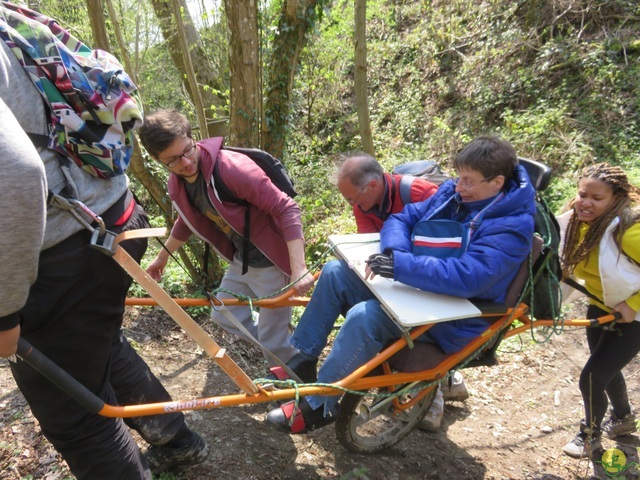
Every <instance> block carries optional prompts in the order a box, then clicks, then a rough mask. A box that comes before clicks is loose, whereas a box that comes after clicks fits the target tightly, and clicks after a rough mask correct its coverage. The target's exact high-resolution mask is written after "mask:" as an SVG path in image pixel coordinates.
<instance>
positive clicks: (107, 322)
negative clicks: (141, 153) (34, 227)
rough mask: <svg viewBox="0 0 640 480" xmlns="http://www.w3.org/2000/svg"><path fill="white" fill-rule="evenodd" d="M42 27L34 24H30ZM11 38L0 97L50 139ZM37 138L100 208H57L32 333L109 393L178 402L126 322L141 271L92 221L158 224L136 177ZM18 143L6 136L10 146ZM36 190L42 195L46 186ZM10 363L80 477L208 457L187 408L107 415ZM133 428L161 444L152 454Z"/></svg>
mask: <svg viewBox="0 0 640 480" xmlns="http://www.w3.org/2000/svg"><path fill="white" fill-rule="evenodd" d="M0 13H1V15H0V16H2V18H3V19H6V17H7V16H8V15H9V10H8V9H7V8H6V3H3V4H2V9H1V12H0ZM32 31H33V30H31V29H25V30H24V33H25V34H27V35H28V34H29V32H32ZM3 40H5V41H0V98H1V99H2V100H3V101H4V103H5V104H6V105H7V106H8V107H9V108H10V109H11V111H12V112H13V114H14V115H15V117H16V118H17V120H18V122H19V123H20V125H21V127H22V129H23V130H24V131H25V132H28V133H31V134H36V135H40V136H42V137H45V138H46V137H48V134H49V132H50V126H51V123H50V121H51V120H50V119H51V116H50V112H48V108H49V107H48V106H46V105H47V104H46V103H45V101H44V99H43V97H42V95H41V93H42V92H41V91H40V90H39V89H38V88H37V86H36V85H34V83H33V82H32V80H35V81H37V80H38V78H37V77H34V76H28V75H27V73H26V72H25V69H24V68H23V65H22V64H21V63H20V61H19V59H18V56H17V55H16V53H15V51H13V50H12V48H11V47H10V46H9V45H8V44H7V42H6V39H5V38H4V37H3ZM60 48H64V47H62V46H61V47H60ZM61 71H62V70H59V72H61ZM114 96H117V94H116V93H115V92H114ZM89 118H91V117H90V116H87V123H88V119H89ZM26 148H33V147H31V146H29V147H27V146H25V149H26ZM37 148H38V153H39V155H40V158H41V161H42V162H43V164H44V168H45V170H46V177H47V184H48V189H49V191H50V192H54V193H56V194H59V193H61V195H59V196H61V197H62V192H67V191H68V190H69V189H72V190H73V191H74V192H75V198H74V199H73V201H74V202H80V203H82V204H83V206H86V208H87V209H88V210H89V211H91V212H92V215H94V216H95V217H91V216H89V217H83V216H82V215H81V216H80V217H77V216H75V215H72V214H71V213H70V211H67V210H64V209H61V208H58V207H57V206H50V207H49V209H48V211H47V216H46V228H45V231H44V239H43V241H42V245H41V251H40V253H39V258H38V273H37V277H36V279H35V283H34V284H33V286H32V287H31V288H30V289H28V286H23V288H27V289H28V293H27V298H26V304H25V306H24V307H23V308H21V309H20V310H19V311H18V312H17V313H18V321H19V329H20V334H21V336H22V337H23V338H24V339H25V340H27V341H28V342H29V343H31V344H32V345H33V346H34V347H35V348H37V349H38V350H40V351H41V352H42V353H44V354H45V355H46V356H47V357H49V358H50V359H51V360H52V361H53V362H54V363H56V364H57V365H58V366H59V367H61V368H62V369H63V370H65V371H66V372H68V373H69V374H70V375H71V376H72V377H74V378H75V379H76V380H78V381H79V382H80V383H82V384H83V385H84V386H85V387H87V388H88V389H90V390H91V391H92V392H93V393H95V394H96V395H98V396H99V397H100V398H101V399H102V400H104V402H105V403H108V404H121V405H124V404H136V403H150V402H162V401H169V400H170V399H171V397H170V395H169V394H168V392H167V391H166V390H165V388H164V387H163V386H162V384H161V383H160V381H159V380H158V379H157V378H156V377H155V375H154V374H153V373H152V372H151V370H150V369H149V367H148V366H147V364H146V363H145V362H144V360H143V359H142V358H140V357H139V356H138V354H137V353H136V352H135V351H134V350H133V348H132V347H131V346H130V345H129V342H128V341H127V340H126V338H125V337H124V335H123V332H122V328H121V326H122V321H123V314H124V300H125V298H126V295H127V291H128V288H129V286H130V284H131V278H130V277H129V276H128V275H127V274H126V273H125V272H124V270H123V269H122V268H121V267H120V266H119V265H118V264H117V263H116V262H115V261H114V260H113V258H111V257H110V256H109V255H105V253H104V252H101V251H99V250H97V249H95V248H92V247H91V245H90V243H91V239H92V233H91V231H90V230H89V229H88V228H87V226H88V227H90V228H91V229H92V230H93V229H95V228H97V227H98V225H99V224H100V223H101V224H102V225H103V226H104V227H106V229H108V230H109V231H111V232H113V233H115V234H118V233H120V232H123V231H126V230H132V229H138V228H145V227H148V225H149V224H148V220H147V216H146V214H145V212H144V210H143V209H142V207H141V206H140V205H138V204H137V203H136V202H135V200H134V198H133V194H132V193H131V191H130V190H129V188H128V183H129V181H128V179H127V177H126V176H125V175H116V176H114V177H112V178H109V179H107V178H99V177H98V176H93V175H89V174H88V173H87V171H85V169H83V168H81V166H80V165H78V164H76V163H75V161H73V160H70V161H68V162H65V161H63V159H61V158H59V155H58V153H56V152H54V151H53V150H52V149H49V148H47V147H46V146H45V145H43V144H38V145H37ZM10 153H11V152H10V150H8V149H7V148H5V147H4V146H3V147H2V151H1V152H0V155H9V154H10ZM107 153H110V152H107ZM6 171H7V169H2V170H1V171H0V175H2V176H6V174H7V173H6ZM28 185H29V184H28V183H26V182H24V183H15V184H14V185H13V186H12V188H9V189H2V191H0V195H1V196H3V197H9V198H11V199H15V198H19V197H18V195H16V191H18V190H23V189H25V188H27V187H28ZM32 193H33V194H34V195H36V194H37V192H36V191H35V190H34V191H33V192H32ZM25 206H26V205H17V207H25ZM33 213H34V212H32V211H26V210H25V211H23V219H24V221H25V222H29V221H36V219H32V218H31V215H32V214H33ZM98 216H99V217H100V222H98V220H97V219H98ZM79 220H80V221H79ZM93 220H95V222H93ZM96 222H97V223H96ZM24 240H25V241H27V239H26V238H25V239H24ZM32 241H33V240H32ZM121 245H122V248H124V249H125V250H126V251H127V252H129V254H131V256H132V257H134V258H135V259H136V260H140V258H142V256H143V254H144V252H145V249H146V240H144V239H142V240H140V239H131V240H127V241H124V242H122V243H121ZM33 247H34V245H30V246H29V247H25V248H33ZM38 247H40V245H38ZM3 281H4V282H11V281H12V279H11V276H4V277H3ZM3 288H4V287H3ZM13 318H14V319H15V316H14V317H13ZM2 328H3V326H2V325H0V329H2ZM10 367H11V372H12V374H13V377H14V379H15V381H16V384H17V385H18V387H19V388H20V391H21V392H22V394H23V395H24V397H25V399H26V400H27V402H28V404H29V406H30V408H31V411H32V412H33V415H34V416H35V417H36V418H37V420H38V422H39V425H40V428H41V429H42V432H43V434H44V435H45V437H46V438H47V439H48V440H49V441H50V442H51V444H52V445H53V446H54V448H55V449H56V450H57V451H58V452H60V454H61V455H62V457H63V458H64V459H65V461H66V462H67V464H68V465H69V468H70V469H71V471H72V472H73V474H74V475H75V477H76V478H78V479H79V480H96V479H105V480H111V479H114V478H118V479H131V480H134V479H135V480H138V479H149V480H150V479H151V478H152V474H151V470H150V465H151V467H152V468H153V469H154V470H155V471H161V470H164V469H166V468H170V467H173V466H176V465H187V464H193V463H198V462H201V461H203V460H204V459H205V458H206V456H207V453H208V446H207V444H206V443H205V442H204V440H203V439H202V438H201V437H200V436H199V435H198V434H197V433H196V432H194V431H192V430H191V429H190V428H189V427H188V426H187V425H186V423H185V420H184V415H183V414H182V413H171V414H167V415H156V416H147V417H137V418H131V419H127V420H126V421H125V420H123V419H113V418H107V417H103V416H100V415H97V414H93V413H90V412H88V411H86V410H85V409H83V408H82V407H81V406H80V405H78V404H77V403H76V402H75V401H74V400H72V399H71V398H70V397H68V396H67V395H66V394H65V393H64V392H63V391H62V390H60V389H59V388H58V387H57V386H55V385H53V384H52V383H51V382H50V381H49V380H48V379H46V378H44V377H43V376H42V375H41V374H40V373H38V372H37V371H36V370H34V369H33V368H32V367H31V366H30V365H28V364H27V363H26V362H25V361H23V360H21V359H20V358H18V359H17V360H16V361H15V362H11V363H10ZM129 428H132V429H134V430H136V431H137V432H138V433H139V434H140V436H141V437H142V438H143V439H144V440H145V441H146V442H147V443H148V444H149V445H150V446H149V448H148V449H147V451H146V452H145V453H144V454H143V452H141V450H140V448H139V447H138V445H137V443H136V441H135V439H134V437H133V436H132V434H131V432H130V431H129Z"/></svg>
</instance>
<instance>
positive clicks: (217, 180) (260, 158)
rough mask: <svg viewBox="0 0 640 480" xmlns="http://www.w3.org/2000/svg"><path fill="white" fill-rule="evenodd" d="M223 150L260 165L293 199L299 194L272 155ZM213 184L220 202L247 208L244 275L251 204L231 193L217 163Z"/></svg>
mask: <svg viewBox="0 0 640 480" xmlns="http://www.w3.org/2000/svg"><path fill="white" fill-rule="evenodd" d="M222 149H223V150H229V151H232V152H237V153H241V154H243V155H245V156H246V157H248V158H250V159H251V160H253V161H254V162H255V164H256V165H258V166H259V167H260V168H261V169H262V170H263V171H264V173H265V174H266V175H267V176H268V177H269V179H270V180H271V182H272V183H273V184H274V185H275V186H276V187H278V188H279V189H280V190H281V191H283V192H284V193H286V194H287V195H289V196H290V197H291V198H294V197H295V196H296V195H297V194H298V192H296V190H295V187H294V185H293V180H292V179H291V177H290V176H289V174H288V173H287V170H286V169H285V167H284V165H283V164H282V162H280V160H278V159H277V158H276V157H274V156H273V155H271V154H270V153H268V152H265V151H264V150H260V149H258V148H242V147H222ZM213 183H214V185H215V187H216V190H217V192H218V196H219V197H220V200H222V201H224V202H231V203H235V204H237V205H242V206H244V207H247V208H246V209H245V214H244V232H243V233H242V236H243V238H244V240H243V243H242V274H243V275H244V274H245V273H247V270H248V269H249V264H248V260H249V245H250V235H251V209H250V208H248V207H249V202H247V201H246V200H243V199H241V198H238V197H236V196H235V195H234V194H233V193H231V190H229V188H228V187H227V186H226V185H225V184H224V181H223V180H222V178H221V177H220V172H219V171H218V163H217V162H216V164H215V166H214V167H213Z"/></svg>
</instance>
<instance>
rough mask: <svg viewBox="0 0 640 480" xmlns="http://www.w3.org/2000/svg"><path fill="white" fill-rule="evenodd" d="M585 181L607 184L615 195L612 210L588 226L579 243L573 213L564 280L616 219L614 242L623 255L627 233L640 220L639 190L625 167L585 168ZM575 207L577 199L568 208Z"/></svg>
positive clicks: (564, 253)
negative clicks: (586, 179)
mask: <svg viewBox="0 0 640 480" xmlns="http://www.w3.org/2000/svg"><path fill="white" fill-rule="evenodd" d="M583 178H594V179H597V180H600V181H602V182H604V183H605V184H607V185H608V186H609V187H610V188H611V190H612V192H613V198H614V201H613V204H612V205H611V208H610V209H609V210H608V211H606V212H605V213H604V214H603V215H601V216H600V217H599V218H597V219H596V220H595V222H593V224H591V225H590V226H589V230H588V231H587V234H586V235H585V237H584V238H583V239H582V241H580V242H579V239H580V234H579V232H580V221H579V220H578V216H577V215H576V214H575V210H574V214H573V215H572V216H571V219H570V220H569V225H568V226H567V232H566V235H565V239H564V245H563V251H562V258H561V260H562V273H563V275H564V276H565V277H568V276H570V275H571V273H572V272H573V270H574V269H575V267H576V265H577V264H578V263H580V262H581V261H583V260H584V259H586V258H587V257H588V256H589V253H591V251H592V250H593V249H594V248H595V247H597V246H598V245H599V244H600V240H601V239H602V236H603V235H604V232H605V230H606V229H607V227H608V226H609V224H610V223H611V222H612V221H613V219H614V218H616V217H619V219H620V221H619V223H618V225H617V226H616V229H615V231H614V232H613V238H614V241H615V243H616V245H617V247H618V250H620V252H622V247H621V244H622V236H623V235H624V232H626V231H627V229H628V228H629V227H630V226H632V225H633V224H635V223H637V222H638V221H640V210H639V209H638V208H637V204H639V203H640V189H638V187H636V186H634V185H632V184H631V183H629V179H628V178H627V174H626V173H625V172H624V170H623V169H622V168H620V167H618V166H612V165H609V164H608V163H598V164H596V165H592V166H589V167H585V168H584V169H583V170H582V173H581V174H580V178H579V179H578V181H580V180H582V179H583ZM574 204H575V199H573V200H572V201H571V203H570V204H569V207H570V208H571V209H574ZM634 205H635V206H634Z"/></svg>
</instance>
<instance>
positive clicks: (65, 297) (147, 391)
mask: <svg viewBox="0 0 640 480" xmlns="http://www.w3.org/2000/svg"><path fill="white" fill-rule="evenodd" d="M147 226H148V221H147V217H146V215H145V213H144V211H143V210H142V208H141V207H139V206H137V207H136V209H135V211H134V213H133V214H132V216H131V218H130V219H129V220H128V221H127V223H126V224H125V225H124V226H123V227H118V228H115V227H114V228H112V229H111V230H112V231H114V232H116V233H119V232H120V231H123V230H131V229H137V228H144V227H147ZM89 236H90V235H89V233H88V231H81V232H79V233H77V234H75V235H73V236H71V237H69V238H68V239H66V240H65V241H63V242H61V243H59V244H58V245H56V246H54V247H52V248H50V249H47V250H45V251H43V252H42V254H41V255H40V263H39V267H38V278H37V280H36V283H35V284H34V285H33V287H32V288H31V291H30V293H29V298H28V301H27V304H26V306H25V307H24V309H23V310H22V312H21V329H22V336H23V337H24V338H25V339H27V340H28V341H29V342H31V344H32V345H33V346H34V347H36V348H37V349H39V350H40V351H42V352H43V353H44V354H45V355H46V356H48V357H49V358H50V359H51V360H53V361H54V362H55V363H56V364H58V365H59V366H60V367H61V368H63V369H64V370H66V371H67V372H68V373H69V374H71V375H72V376H73V377H74V378H75V379H76V380H78V381H79V382H80V383H82V384H83V385H84V386H86V387H87V388H88V389H89V390H91V391H92V392H94V393H95V394H96V395H98V396H99V397H100V398H102V399H103V400H104V401H105V402H106V403H108V404H120V405H125V404H134V403H143V402H144V403H146V402H160V401H167V400H170V396H169V394H168V393H167V391H166V390H165V389H164V387H163V386H162V385H161V384H160V382H159V381H158V379H157V378H156V377H155V376H154V375H153V373H151V371H150V370H149V368H148V366H147V365H146V363H145V362H144V361H143V360H142V359H141V358H140V357H139V356H138V355H137V353H136V352H135V351H134V350H133V349H132V348H131V346H130V345H129V343H128V342H127V341H126V339H124V337H123V336H122V331H121V325H122V316H123V313H124V300H125V297H126V295H127V290H128V289H129V286H130V285H131V278H130V277H129V276H128V275H127V274H126V273H125V271H124V270H123V269H122V268H121V267H120V266H119V265H118V264H117V263H116V261H115V260H114V259H113V258H111V257H109V256H108V255H105V254H104V253H101V252H99V251H97V250H95V249H93V248H91V247H90V246H89ZM122 247H123V248H125V249H126V250H127V251H128V252H129V254H131V256H132V257H133V258H135V259H136V260H137V261H139V260H140V258H142V255H143V254H144V252H145V250H146V247H147V242H146V239H142V240H127V241H126V242H123V243H122ZM11 370H12V373H13V376H14V378H15V380H16V383H17V384H18V387H19V388H20V390H21V391H22V393H23V394H24V396H25V398H26V399H27V402H28V403H29V406H30V407H31V410H32V412H33V414H34V416H35V417H36V418H37V419H38V421H39V422H40V426H41V428H42V432H43V433H44V435H45V436H46V437H47V439H48V440H49V441H50V442H51V443H52V444H53V446H54V447H55V448H56V450H58V451H59V452H60V453H61V454H62V456H63V457H64V459H65V460H66V461H67V463H68V464H69V468H70V469H71V471H72V472H73V474H74V475H75V476H76V477H77V478H78V479H79V480H83V479H90V480H97V479H105V480H107V479H108V480H112V479H115V478H117V479H132V480H133V479H151V474H150V472H149V468H148V466H147V465H146V461H144V459H143V458H142V456H141V453H140V450H139V448H138V446H137V445H136V443H135V441H134V440H133V438H132V437H131V434H130V432H129V430H128V429H127V426H126V425H125V423H124V422H123V420H121V419H111V418H106V417H101V416H99V415H95V414H92V413H89V412H87V411H85V410H84V409H83V408H82V407H81V406H80V405H78V404H77V403H76V402H74V401H73V400H71V399H70V398H69V397H68V396H67V395H65V394H64V393H63V392H62V391H61V390H59V389H58V388H57V387H56V386H54V385H53V384H52V383H50V382H49V381H48V380H47V379H45V378H44V377H42V376H41V375H40V374H39V373H37V372H36V371H35V370H33V369H32V368H31V367H30V366H29V365H27V364H26V363H24V362H23V361H20V360H19V361H18V362H17V363H15V364H12V365H11ZM127 424H128V425H129V426H130V427H132V428H134V429H136V430H137V431H138V432H139V433H140V434H141V436H142V437H143V438H144V439H145V440H147V441H148V442H149V443H153V444H164V443H166V442H168V441H169V440H171V438H173V436H174V435H175V434H176V433H177V432H178V430H179V429H180V428H181V427H182V426H183V425H184V416H183V415H182V414H181V413H174V414H168V415H155V416H148V417H138V418H133V419H127Z"/></svg>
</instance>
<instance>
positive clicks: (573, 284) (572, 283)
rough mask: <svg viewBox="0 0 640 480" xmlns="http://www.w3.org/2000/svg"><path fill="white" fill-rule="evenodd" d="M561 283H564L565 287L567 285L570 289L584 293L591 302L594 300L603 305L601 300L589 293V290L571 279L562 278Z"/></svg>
mask: <svg viewBox="0 0 640 480" xmlns="http://www.w3.org/2000/svg"><path fill="white" fill-rule="evenodd" d="M562 281H563V282H564V283H566V284H567V285H569V286H570V287H571V288H575V289H576V290H578V291H579V292H580V293H584V294H585V295H586V296H587V297H589V298H590V299H591V300H595V301H596V302H599V303H602V304H603V305H604V302H603V301H602V300H601V299H599V298H598V297H596V296H595V295H594V294H593V293H591V292H590V291H589V290H587V289H586V288H585V287H584V285H581V284H580V283H578V282H576V281H575V280H574V279H573V278H563V279H562Z"/></svg>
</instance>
